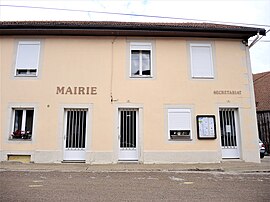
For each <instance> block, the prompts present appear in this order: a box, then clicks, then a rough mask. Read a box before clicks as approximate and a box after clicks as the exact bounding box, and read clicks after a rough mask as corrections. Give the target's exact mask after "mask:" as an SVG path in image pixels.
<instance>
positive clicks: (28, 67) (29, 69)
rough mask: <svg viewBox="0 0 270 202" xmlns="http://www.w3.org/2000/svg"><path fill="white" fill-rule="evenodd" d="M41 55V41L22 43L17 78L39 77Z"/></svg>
mask: <svg viewBox="0 0 270 202" xmlns="http://www.w3.org/2000/svg"><path fill="white" fill-rule="evenodd" d="M39 54H40V42H39V41H20V42H19V43H18V48H17V57H16V66H15V76H37V74H38V68H39Z"/></svg>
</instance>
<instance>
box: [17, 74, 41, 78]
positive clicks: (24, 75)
mask: <svg viewBox="0 0 270 202" xmlns="http://www.w3.org/2000/svg"><path fill="white" fill-rule="evenodd" d="M14 77H37V75H27V74H23V75H15V76H14Z"/></svg>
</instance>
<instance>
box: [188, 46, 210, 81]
mask: <svg viewBox="0 0 270 202" xmlns="http://www.w3.org/2000/svg"><path fill="white" fill-rule="evenodd" d="M190 64H191V76H192V78H214V67H213V66H214V65H213V54H212V46H211V44H202V43H191V44H190Z"/></svg>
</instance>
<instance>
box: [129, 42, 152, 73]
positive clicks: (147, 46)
mask: <svg viewBox="0 0 270 202" xmlns="http://www.w3.org/2000/svg"><path fill="white" fill-rule="evenodd" d="M130 50H131V52H130V54H131V56H130V58H131V61H130V66H131V67H130V76H131V77H140V76H141V77H150V76H152V62H151V59H152V55H151V50H152V46H151V43H131V45H130Z"/></svg>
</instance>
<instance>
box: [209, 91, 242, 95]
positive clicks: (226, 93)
mask: <svg viewBox="0 0 270 202" xmlns="http://www.w3.org/2000/svg"><path fill="white" fill-rule="evenodd" d="M213 93H214V95H241V94H242V91H241V90H214V92H213Z"/></svg>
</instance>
